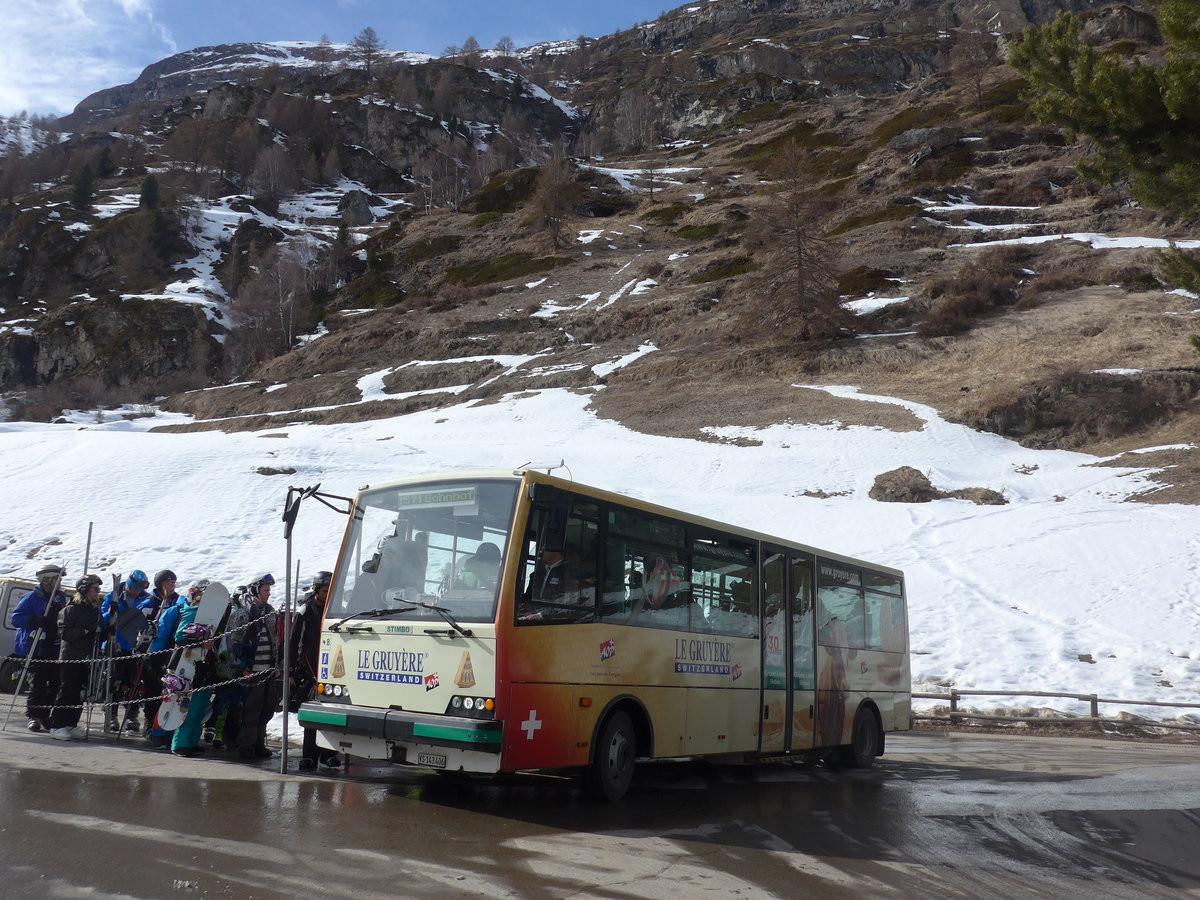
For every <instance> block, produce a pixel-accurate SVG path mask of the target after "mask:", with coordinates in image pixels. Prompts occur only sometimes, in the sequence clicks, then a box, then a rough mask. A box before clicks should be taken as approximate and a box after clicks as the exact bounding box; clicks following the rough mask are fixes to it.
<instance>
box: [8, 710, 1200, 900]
mask: <svg viewBox="0 0 1200 900" xmlns="http://www.w3.org/2000/svg"><path fill="white" fill-rule="evenodd" d="M5 699H7V698H5ZM5 705H6V704H3V703H2V701H0V710H3V708H4V706H5ZM22 725H23V721H17V717H16V716H14V721H13V723H12V724H11V725H10V727H9V730H8V731H7V732H4V733H2V734H0V870H2V871H3V881H2V882H0V883H2V884H4V885H5V888H4V894H5V895H6V896H36V897H63V898H74V897H79V898H84V897H86V898H103V897H155V898H157V897H166V896H168V895H177V896H181V897H192V896H195V897H261V898H274V897H297V896H305V895H307V896H317V897H348V898H354V900H368V898H375V897H421V898H425V897H437V898H443V897H465V896H472V897H530V898H559V897H564V898H565V897H571V898H579V897H596V898H624V897H639V898H640V897H671V898H675V900H683V898H687V900H691V898H696V897H704V898H707V897H714V898H716V897H720V898H725V897H738V898H753V897H787V898H796V897H821V898H843V897H845V898H850V897H854V898H864V897H914V898H917V897H919V898H938V897H995V898H1013V897H1056V898H1067V897H1080V896H1085V897H1087V896H1090V897H1098V898H1109V897H1129V898H1134V897H1137V898H1142V897H1186V896H1197V897H1200V853H1198V852H1197V851H1198V850H1200V746H1197V745H1190V746H1172V745H1158V744H1128V743H1118V742H1109V741H1098V740H1088V739H1071V738H1057V739H1055V738H1042V739H1037V738H1009V737H998V736H986V735H979V736H970V737H965V736H951V735H945V734H924V733H920V734H913V735H904V736H898V737H889V753H888V755H887V756H886V757H884V758H883V759H881V760H880V761H879V763H878V765H877V768H875V769H873V770H870V771H866V772H840V771H835V770H831V769H827V768H825V767H824V766H822V765H812V766H804V765H795V764H778V765H770V766H765V767H758V768H754V769H743V768H730V767H715V766H709V765H703V764H697V763H669V764H654V765H643V766H642V767H640V769H639V775H638V778H637V781H636V783H635V786H634V788H633V791H632V793H631V794H630V795H629V796H628V797H626V798H625V800H623V801H621V802H620V803H617V804H606V805H601V804H597V803H593V802H590V801H588V800H585V799H584V798H583V797H582V795H581V793H580V791H579V790H578V788H577V787H576V786H574V785H572V784H570V783H561V782H552V781H551V782H543V781H538V782H530V781H524V782H518V783H516V784H509V785H495V784H487V785H476V784H462V783H459V782H457V781H455V780H453V779H451V778H448V777H438V776H436V775H433V774H431V773H420V772H398V771H396V770H392V769H371V768H365V767H359V766H352V767H351V768H350V770H349V772H348V773H347V774H346V775H344V776H314V777H300V776H299V775H296V774H287V775H280V774H279V773H278V766H279V764H278V760H276V761H274V762H273V763H262V764H258V765H250V764H244V763H241V762H235V761H233V760H231V759H225V758H223V757H222V758H212V759H203V760H184V759H180V758H177V757H173V756H170V755H168V754H164V753H161V752H154V751H150V750H148V749H144V745H143V744H142V743H141V742H140V741H132V742H131V741H129V740H125V741H122V742H121V743H120V744H116V743H114V742H113V740H112V739H111V738H109V737H101V738H98V739H97V740H94V741H92V742H90V743H88V744H61V743H56V742H54V741H51V740H49V739H48V738H47V737H45V736H44V735H41V736H37V735H30V734H27V733H26V732H24V730H23V728H21V726H22ZM294 764H295V761H294V759H293V762H292V765H293V768H294ZM16 886H19V889H18V890H16V891H14V887H16Z"/></svg>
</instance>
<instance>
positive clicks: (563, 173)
mask: <svg viewBox="0 0 1200 900" xmlns="http://www.w3.org/2000/svg"><path fill="white" fill-rule="evenodd" d="M578 192H579V188H578V184H577V183H576V181H575V168H574V166H573V165H572V164H571V162H570V161H569V160H568V159H567V158H566V156H564V155H563V151H562V148H561V147H557V148H555V150H554V153H553V154H551V156H550V159H548V160H547V161H546V163H545V165H543V166H542V171H541V173H540V174H539V175H538V180H537V185H536V187H535V188H534V192H533V200H532V206H533V210H534V216H535V217H536V219H537V223H538V226H539V227H540V228H541V230H542V231H544V232H546V235H547V237H549V238H550V243H551V245H552V246H553V247H554V249H555V250H557V249H559V248H560V247H562V245H563V244H562V233H563V228H564V227H565V225H566V219H567V215H568V214H569V212H570V210H571V206H572V205H573V204H574V202H575V200H576V199H577V198H578Z"/></svg>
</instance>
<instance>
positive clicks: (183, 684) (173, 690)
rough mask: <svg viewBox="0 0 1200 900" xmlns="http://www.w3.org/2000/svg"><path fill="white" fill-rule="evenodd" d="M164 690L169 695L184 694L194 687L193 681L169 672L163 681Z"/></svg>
mask: <svg viewBox="0 0 1200 900" xmlns="http://www.w3.org/2000/svg"><path fill="white" fill-rule="evenodd" d="M162 686H163V690H164V691H166V692H167V693H168V694H182V693H183V692H184V691H186V690H187V689H188V688H190V687H191V686H192V679H190V678H184V677H183V676H181V675H176V674H175V673H174V672H168V673H167V674H166V675H164V676H163V679H162Z"/></svg>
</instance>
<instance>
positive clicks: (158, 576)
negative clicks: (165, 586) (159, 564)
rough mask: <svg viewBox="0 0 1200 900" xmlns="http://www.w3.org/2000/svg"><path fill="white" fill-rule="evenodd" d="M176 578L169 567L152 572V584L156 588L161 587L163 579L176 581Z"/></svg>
mask: <svg viewBox="0 0 1200 900" xmlns="http://www.w3.org/2000/svg"><path fill="white" fill-rule="evenodd" d="M176 580H177V579H176V578H175V573H174V572H172V571H171V570H170V569H162V570H160V571H158V572H155V573H154V586H155V587H156V588H160V587H162V583H163V582H164V581H176Z"/></svg>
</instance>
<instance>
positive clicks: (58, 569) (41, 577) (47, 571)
mask: <svg viewBox="0 0 1200 900" xmlns="http://www.w3.org/2000/svg"><path fill="white" fill-rule="evenodd" d="M66 574H67V570H66V569H64V568H63V567H62V566H56V565H55V564H54V563H46V564H45V565H44V566H42V567H41V568H40V569H38V570H37V580H38V581H53V580H54V579H55V578H61V577H62V576H64V575H66Z"/></svg>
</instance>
